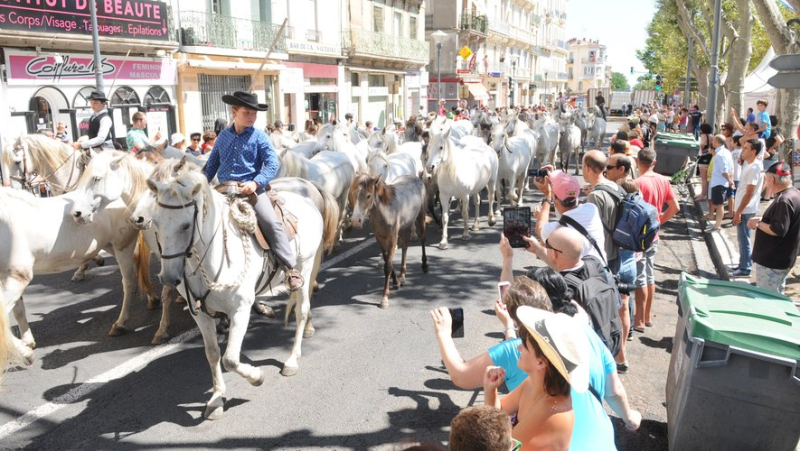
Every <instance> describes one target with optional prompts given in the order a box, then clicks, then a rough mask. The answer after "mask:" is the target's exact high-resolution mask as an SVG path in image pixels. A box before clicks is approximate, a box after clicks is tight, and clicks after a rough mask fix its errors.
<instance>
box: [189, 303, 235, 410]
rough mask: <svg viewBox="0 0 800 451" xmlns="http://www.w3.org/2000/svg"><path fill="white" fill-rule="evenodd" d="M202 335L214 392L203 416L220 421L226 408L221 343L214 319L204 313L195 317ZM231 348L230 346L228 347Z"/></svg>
mask: <svg viewBox="0 0 800 451" xmlns="http://www.w3.org/2000/svg"><path fill="white" fill-rule="evenodd" d="M192 318H194V321H195V323H197V327H198V328H199V329H200V333H201V334H202V335H203V345H204V347H205V351H206V360H208V366H209V367H210V368H211V380H212V382H213V385H214V387H213V390H212V392H211V398H209V400H208V402H207V403H206V410H205V412H203V416H204V417H206V418H207V419H209V420H218V419H220V417H222V412H223V408H224V406H225V379H224V378H223V377H222V366H221V365H220V363H219V362H220V351H219V343H218V342H217V328H216V324H215V323H214V319H213V318H211V317H209V316H207V315H206V314H204V313H200V314H198V315H197V316H193V317H192ZM228 346H230V344H229V345H228Z"/></svg>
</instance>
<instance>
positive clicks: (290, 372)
mask: <svg viewBox="0 0 800 451" xmlns="http://www.w3.org/2000/svg"><path fill="white" fill-rule="evenodd" d="M299 372H300V367H298V366H286V365H283V369H282V370H281V376H287V377H288V376H294V375H296V374H297V373H299Z"/></svg>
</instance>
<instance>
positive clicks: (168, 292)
mask: <svg viewBox="0 0 800 451" xmlns="http://www.w3.org/2000/svg"><path fill="white" fill-rule="evenodd" d="M177 295H178V292H177V291H176V290H175V289H174V288H170V287H168V286H166V285H164V288H162V289H161V322H159V323H158V330H157V331H156V334H155V335H154V336H153V340H152V341H151V342H150V343H151V344H154V345H157V344H161V343H164V342H165V341H167V339H168V338H169V307H170V304H172V298H173V296H177Z"/></svg>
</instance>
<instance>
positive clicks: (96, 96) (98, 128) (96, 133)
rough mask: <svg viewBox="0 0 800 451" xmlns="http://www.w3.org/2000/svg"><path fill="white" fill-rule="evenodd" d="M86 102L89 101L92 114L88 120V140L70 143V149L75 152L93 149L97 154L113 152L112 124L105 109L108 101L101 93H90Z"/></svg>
mask: <svg viewBox="0 0 800 451" xmlns="http://www.w3.org/2000/svg"><path fill="white" fill-rule="evenodd" d="M86 100H88V101H89V105H90V106H91V107H92V111H93V112H94V114H92V117H91V118H90V119H89V139H88V140H86V141H83V142H76V143H72V147H73V148H74V149H75V150H80V149H94V150H95V151H97V152H99V151H101V150H114V140H113V135H112V133H111V129H112V127H113V126H114V122H113V121H112V120H111V115H109V114H108V108H106V102H108V99H107V98H106V96H105V94H103V93H102V92H100V91H92V93H91V94H89V97H87V98H86Z"/></svg>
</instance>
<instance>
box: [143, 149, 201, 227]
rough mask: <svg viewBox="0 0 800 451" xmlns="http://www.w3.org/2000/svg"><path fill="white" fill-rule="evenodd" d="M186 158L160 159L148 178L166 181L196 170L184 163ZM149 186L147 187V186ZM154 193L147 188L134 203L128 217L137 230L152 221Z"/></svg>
mask: <svg viewBox="0 0 800 451" xmlns="http://www.w3.org/2000/svg"><path fill="white" fill-rule="evenodd" d="M139 153H141V152H139ZM187 162H188V160H187V158H186V157H184V158H181V159H180V160H176V159H174V158H168V159H162V160H161V161H160V162H159V163H158V164H157V165H156V166H155V169H153V171H152V173H151V174H150V179H152V180H154V181H157V182H161V183H167V182H171V181H173V180H175V179H176V178H178V177H181V176H183V175H185V174H188V173H190V172H197V171H198V168H197V167H196V166H194V165H191V164H186V163H187ZM145 183H146V182H145ZM148 188H149V187H148ZM155 201H156V198H155V195H154V194H153V193H152V192H151V191H150V190H149V189H148V191H147V192H145V193H143V194H142V196H141V197H140V198H139V201H138V202H137V203H136V208H135V209H134V210H133V213H132V214H131V217H130V218H128V221H130V223H131V225H132V226H133V227H135V228H137V229H139V230H148V229H149V228H150V226H151V225H152V223H153V209H154V208H155V206H156V202H155Z"/></svg>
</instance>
